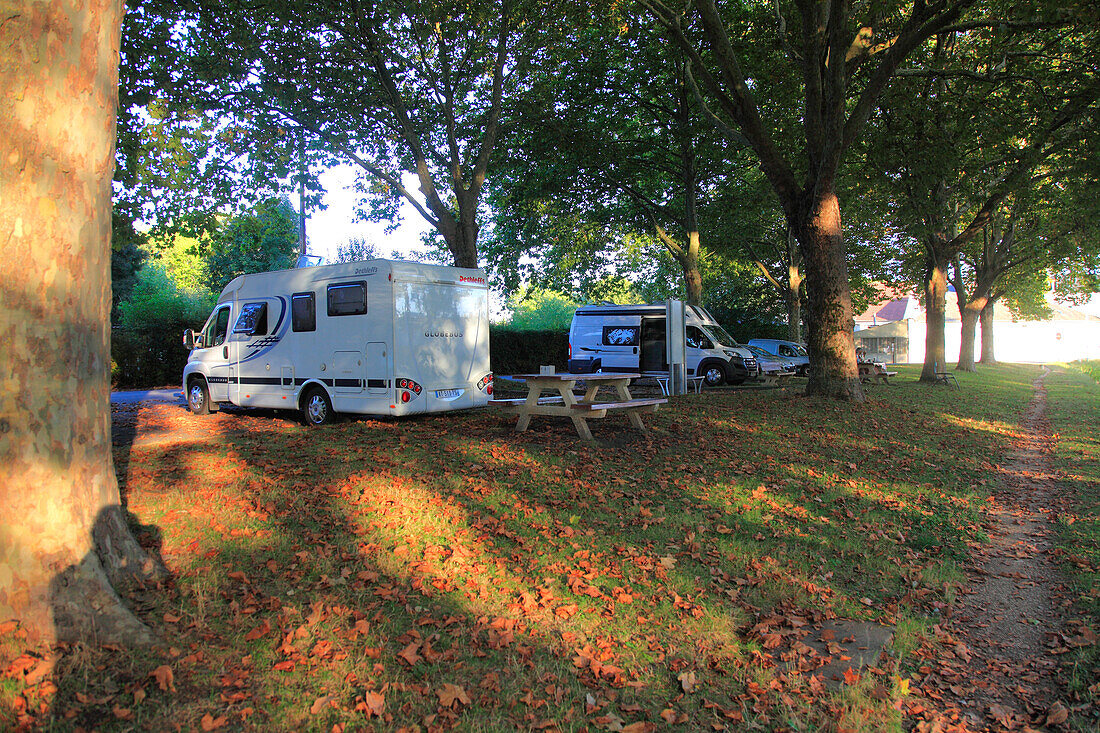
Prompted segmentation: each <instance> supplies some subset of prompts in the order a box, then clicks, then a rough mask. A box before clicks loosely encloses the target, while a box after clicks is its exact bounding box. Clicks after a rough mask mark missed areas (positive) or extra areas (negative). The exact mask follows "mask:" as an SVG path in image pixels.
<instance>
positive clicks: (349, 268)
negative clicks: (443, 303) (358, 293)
mask: <svg viewBox="0 0 1100 733" xmlns="http://www.w3.org/2000/svg"><path fill="white" fill-rule="evenodd" d="M379 274H382V275H385V276H388V277H389V278H390V279H392V280H400V281H402V282H424V283H431V282H435V283H447V284H461V285H465V286H467V287H472V288H488V282H487V281H486V278H485V271H484V270H481V269H476V270H474V269H467V268H462V267H450V266H447V265H428V264H424V263H422V262H408V261H405V260H381V259H375V260H359V261H356V262H338V263H336V264H333V265H317V266H316V267H300V268H294V269H289V270H273V271H271V272H257V273H252V274H248V275H238V276H237V277H235V278H233V279H232V280H231V281H230V282H229V284H228V285H226V286H225V287H224V288H223V289H222V292H221V295H219V296H218V302H219V303H224V302H225V301H228V300H233V299H234V297H244V298H247V297H255V296H256V295H262V294H264V293H269V292H272V291H273V290H275V289H276V288H277V289H279V290H289V291H293V290H307V289H309V288H310V287H312V286H313V284H314V283H317V282H324V281H326V280H340V279H347V278H353V277H356V276H376V275H379Z"/></svg>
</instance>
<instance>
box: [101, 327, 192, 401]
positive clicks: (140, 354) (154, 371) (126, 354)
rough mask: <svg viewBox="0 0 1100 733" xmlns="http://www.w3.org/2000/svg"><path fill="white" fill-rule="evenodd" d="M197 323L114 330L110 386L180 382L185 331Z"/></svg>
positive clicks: (185, 355)
mask: <svg viewBox="0 0 1100 733" xmlns="http://www.w3.org/2000/svg"><path fill="white" fill-rule="evenodd" d="M194 325H195V324H193V323H189V322H188V323H182V322H181V323H164V324H160V327H159V328H156V329H148V330H142V331H130V330H127V329H124V328H119V327H117V326H116V327H115V328H113V329H111V385H112V386H113V387H116V388H119V387H122V388H135V389H141V388H148V387H168V386H175V385H178V384H179V383H180V380H181V379H182V378H183V366H184V364H186V363H187V349H186V348H184V346H183V332H184V330H186V329H188V328H192V327H194Z"/></svg>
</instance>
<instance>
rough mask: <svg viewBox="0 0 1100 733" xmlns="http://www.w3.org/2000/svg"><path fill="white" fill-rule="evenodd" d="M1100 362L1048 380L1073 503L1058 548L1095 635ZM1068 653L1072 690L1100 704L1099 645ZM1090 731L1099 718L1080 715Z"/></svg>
mask: <svg viewBox="0 0 1100 733" xmlns="http://www.w3.org/2000/svg"><path fill="white" fill-rule="evenodd" d="M1098 379H1100V362H1096V361H1093V362H1077V363H1074V364H1069V365H1066V366H1064V367H1057V368H1055V370H1054V372H1053V373H1052V374H1051V375H1050V376H1049V377H1048V378H1047V380H1046V385H1047V395H1048V412H1047V414H1048V416H1049V418H1050V422H1051V429H1052V431H1053V432H1054V433H1055V435H1056V437H1057V440H1056V443H1055V450H1054V455H1053V457H1052V460H1053V467H1054V469H1055V470H1056V471H1057V472H1058V474H1059V481H1060V483H1061V484H1062V485H1063V486H1065V487H1066V488H1067V489H1068V490H1069V491H1068V492H1067V493H1068V495H1069V496H1068V498H1069V499H1070V504H1069V506H1068V507H1067V508H1066V509H1065V510H1064V511H1062V512H1061V513H1059V515H1058V517H1057V524H1058V529H1059V533H1058V547H1057V551H1058V553H1059V555H1060V557H1061V559H1062V561H1063V562H1062V568H1063V570H1064V571H1065V572H1066V574H1067V575H1068V577H1069V579H1070V581H1071V591H1072V594H1073V599H1074V602H1075V605H1076V609H1077V611H1078V612H1079V614H1080V616H1081V617H1082V618H1083V620H1084V622H1085V626H1088V627H1089V628H1090V631H1091V632H1092V633H1094V634H1097V633H1100V385H1098V384H1097V380H1098ZM1085 626H1073V627H1072V629H1071V632H1070V638H1071V639H1076V640H1078V641H1085V640H1084V639H1082V638H1081V634H1082V633H1083V631H1084V628H1085ZM1069 646H1070V647H1071V648H1072V649H1073V651H1071V652H1070V653H1069V654H1066V655H1065V656H1063V660H1064V662H1065V665H1066V669H1067V678H1068V685H1067V693H1068V694H1069V695H1070V696H1072V698H1073V699H1075V700H1076V701H1078V702H1079V703H1084V702H1091V704H1092V705H1093V706H1098V705H1100V682H1098V680H1100V645H1098V644H1096V643H1087V644H1083V645H1082V646H1076V645H1074V644H1070V645H1069ZM1076 722H1077V726H1078V728H1079V729H1080V730H1091V729H1093V728H1090V727H1089V726H1094V725H1095V724H1096V721H1095V718H1092V719H1086V718H1084V717H1083V716H1082V717H1081V718H1080V719H1078V720H1077V721H1076Z"/></svg>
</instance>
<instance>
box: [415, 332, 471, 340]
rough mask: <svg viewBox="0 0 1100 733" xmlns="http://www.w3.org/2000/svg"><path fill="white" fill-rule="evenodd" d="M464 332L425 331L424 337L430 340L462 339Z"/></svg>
mask: <svg viewBox="0 0 1100 733" xmlns="http://www.w3.org/2000/svg"><path fill="white" fill-rule="evenodd" d="M462 336H463V334H462V331H425V332H424V337H425V338H430V339H460V338H462Z"/></svg>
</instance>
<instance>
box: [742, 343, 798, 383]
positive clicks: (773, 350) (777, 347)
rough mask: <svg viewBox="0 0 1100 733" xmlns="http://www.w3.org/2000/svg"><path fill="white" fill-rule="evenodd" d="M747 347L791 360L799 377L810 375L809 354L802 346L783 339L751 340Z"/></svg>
mask: <svg viewBox="0 0 1100 733" xmlns="http://www.w3.org/2000/svg"><path fill="white" fill-rule="evenodd" d="M748 345H749V346H756V347H759V348H761V349H763V350H764V351H766V352H768V353H769V354H771V355H772V356H782V357H784V358H787V359H791V360H792V363H794V364H796V365H797V367H798V373H799V375H800V376H803V377H804V376H806V375H807V374H809V373H810V354H809V352H807V351H806V347H805V346H803V345H802V344H798V343H795V342H794V341H784V340H783V339H751V340H750V341H749V344H748Z"/></svg>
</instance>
